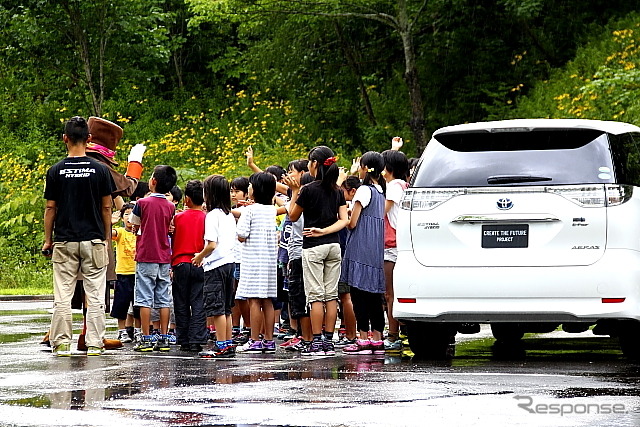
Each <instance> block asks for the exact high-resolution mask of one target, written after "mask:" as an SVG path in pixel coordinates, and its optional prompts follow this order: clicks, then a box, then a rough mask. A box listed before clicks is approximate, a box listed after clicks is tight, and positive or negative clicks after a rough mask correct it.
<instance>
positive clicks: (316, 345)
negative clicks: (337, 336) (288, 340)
mask: <svg viewBox="0 0 640 427" xmlns="http://www.w3.org/2000/svg"><path fill="white" fill-rule="evenodd" d="M301 354H302V355H303V356H324V345H323V344H322V341H318V340H313V341H311V344H309V346H307V348H305V349H304V350H302V352H301Z"/></svg>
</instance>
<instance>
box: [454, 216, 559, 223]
mask: <svg viewBox="0 0 640 427" xmlns="http://www.w3.org/2000/svg"><path fill="white" fill-rule="evenodd" d="M557 221H560V219H559V218H558V217H556V216H554V215H549V214H504V215H458V216H457V217H455V218H454V219H453V220H452V221H451V222H452V223H458V224H500V223H510V224H514V223H516V224H517V223H530V222H557Z"/></svg>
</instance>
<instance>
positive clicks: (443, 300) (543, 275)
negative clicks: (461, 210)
mask: <svg viewBox="0 0 640 427" xmlns="http://www.w3.org/2000/svg"><path fill="white" fill-rule="evenodd" d="M394 292H395V301H394V305H393V313H394V317H396V318H397V319H399V320H404V321H425V322H479V323H487V322H596V321H598V320H601V319H636V320H640V252H639V251H635V250H627V249H607V250H606V251H605V254H604V256H603V257H602V258H601V259H600V260H599V261H597V262H596V263H594V264H591V265H588V266H560V267H559V266H554V267H425V266H423V265H422V264H420V263H419V262H418V261H417V260H416V258H415V256H414V254H413V251H411V250H406V251H404V250H403V251H399V254H398V261H397V263H396V266H395V269H394ZM622 299H623V300H622ZM399 300H400V301H407V300H408V301H414V300H415V302H399ZM621 300H622V302H618V301H621ZM609 301H616V302H609Z"/></svg>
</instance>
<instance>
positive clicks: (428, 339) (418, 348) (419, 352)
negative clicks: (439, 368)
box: [407, 322, 457, 360]
mask: <svg viewBox="0 0 640 427" xmlns="http://www.w3.org/2000/svg"><path fill="white" fill-rule="evenodd" d="M456 332H457V331H456V327H455V325H443V324H434V323H420V322H412V323H410V324H408V325H407V336H408V338H409V347H411V351H413V354H414V355H415V357H416V358H419V359H430V360H446V359H451V358H452V357H453V356H454V354H455V336H456Z"/></svg>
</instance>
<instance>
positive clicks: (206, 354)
mask: <svg viewBox="0 0 640 427" xmlns="http://www.w3.org/2000/svg"><path fill="white" fill-rule="evenodd" d="M235 355H236V352H235V351H234V349H233V346H228V347H225V348H222V349H219V348H217V347H215V350H214V349H211V350H207V351H201V352H200V353H198V356H200V357H202V358H205V359H225V358H230V357H235Z"/></svg>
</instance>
